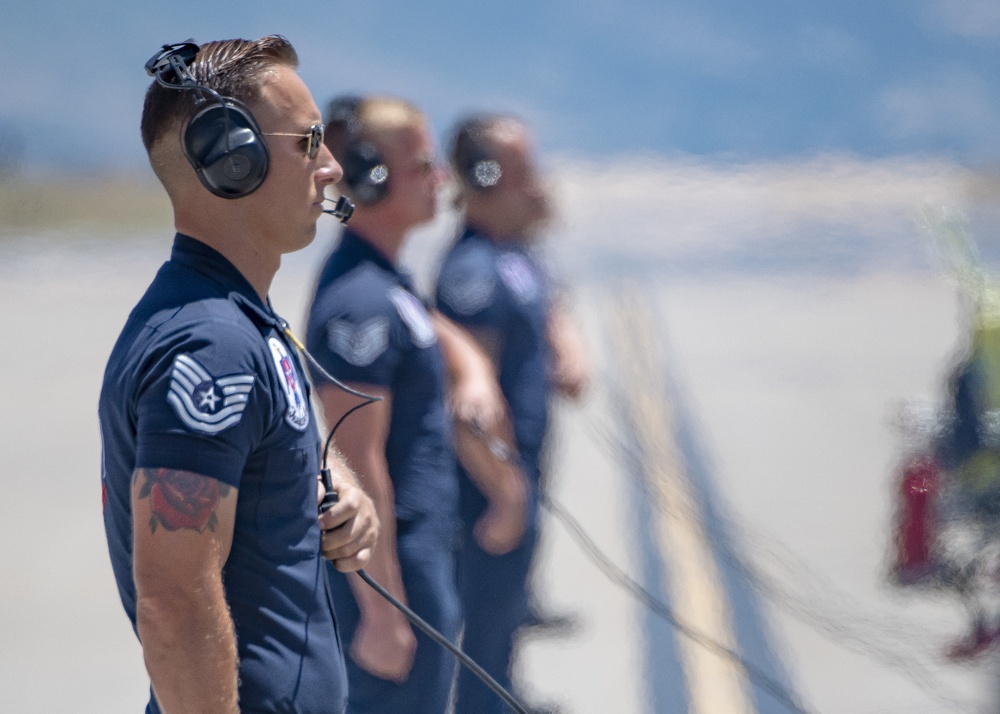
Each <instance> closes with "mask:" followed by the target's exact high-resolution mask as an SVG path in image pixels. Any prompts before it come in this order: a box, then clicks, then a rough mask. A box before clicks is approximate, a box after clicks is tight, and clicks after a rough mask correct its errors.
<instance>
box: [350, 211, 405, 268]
mask: <svg viewBox="0 0 1000 714" xmlns="http://www.w3.org/2000/svg"><path fill="white" fill-rule="evenodd" d="M350 229H351V232H352V233H355V234H357V235H359V236H361V237H362V238H364V239H365V241H367V242H368V243H370V244H371V245H372V247H374V248H375V250H377V251H378V252H379V253H381V254H382V255H383V256H385V257H386V258H387V259H388V260H389V262H391V263H395V262H396V257H397V256H398V255H399V251H400V250H401V249H402V247H403V243H404V241H405V240H406V233H407V231H406V229H404V228H397V227H393V226H390V225H387V224H386V222H385V221H383V220H380V219H379V218H377V217H375V216H370V215H364V214H361V215H358V213H355V214H354V216H353V217H352V218H351V223H350Z"/></svg>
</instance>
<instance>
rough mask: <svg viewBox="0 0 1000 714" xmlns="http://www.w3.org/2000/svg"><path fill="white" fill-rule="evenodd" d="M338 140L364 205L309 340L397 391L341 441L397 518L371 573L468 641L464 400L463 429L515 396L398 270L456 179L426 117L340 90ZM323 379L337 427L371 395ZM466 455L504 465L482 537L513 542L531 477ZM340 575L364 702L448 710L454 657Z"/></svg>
mask: <svg viewBox="0 0 1000 714" xmlns="http://www.w3.org/2000/svg"><path fill="white" fill-rule="evenodd" d="M326 140H327V143H328V145H329V146H330V149H331V150H332V152H333V154H334V156H335V157H336V158H337V160H338V161H339V162H340V163H341V164H342V165H343V167H344V178H343V180H342V182H341V189H342V191H343V192H344V193H345V194H346V195H347V196H349V197H350V198H351V199H352V200H354V201H355V203H356V204H357V205H356V209H355V212H354V214H353V217H352V219H351V224H350V226H349V227H347V228H346V229H345V230H344V232H343V234H342V236H341V238H340V242H339V244H338V245H337V247H336V248H335V249H334V251H333V252H332V254H331V255H330V256H329V258H328V259H327V261H326V263H325V265H324V266H323V268H322V270H321V272H320V276H319V280H318V284H317V290H316V295H315V297H314V299H313V302H312V306H311V309H310V316H309V327H308V331H307V345H308V348H309V350H310V352H311V353H312V354H313V355H314V356H315V357H316V358H317V359H318V361H319V362H320V364H322V365H323V367H324V368H325V369H326V370H327V371H329V372H330V373H331V374H332V375H333V376H335V377H337V378H338V379H341V380H343V381H345V382H346V383H347V384H348V385H349V386H352V387H355V388H357V389H359V390H361V391H363V392H366V393H369V394H374V395H378V396H381V397H382V401H380V402H376V403H374V404H371V405H370V406H367V407H365V408H364V409H362V410H360V411H358V412H356V413H354V414H353V415H351V417H350V418H349V419H347V420H345V421H344V423H343V425H342V426H341V427H340V429H339V430H338V432H337V434H336V436H335V443H336V445H337V447H338V449H339V450H340V451H341V452H342V453H343V454H344V456H345V457H346V459H347V461H348V463H349V464H350V465H351V466H352V467H353V468H354V469H355V470H356V471H357V473H358V475H359V477H360V479H361V482H362V485H363V486H364V488H365V489H366V490H367V491H368V493H369V494H370V495H371V496H372V498H373V499H374V501H375V504H376V508H377V510H378V515H379V518H380V521H381V523H382V528H383V530H382V537H381V538H380V540H379V543H378V545H377V546H376V548H375V550H374V552H373V555H372V559H371V563H370V565H369V566H368V567H367V568H366V570H367V572H368V573H369V574H370V575H371V576H372V577H373V578H374V579H375V580H377V581H378V582H380V583H381V584H382V585H383V586H384V587H386V589H387V590H389V592H390V593H392V594H393V595H394V596H396V597H397V598H399V599H400V600H402V601H404V602H406V603H407V604H408V605H409V606H410V607H411V608H412V609H413V610H415V611H416V612H417V614H418V615H420V616H421V617H422V618H424V619H425V620H427V621H428V622H429V623H430V624H431V625H432V626H434V627H435V628H436V629H437V630H438V631H439V632H441V633H442V634H443V635H444V636H445V637H447V638H448V639H449V640H452V641H454V640H455V638H456V637H457V635H458V628H459V608H458V600H457V595H456V592H455V583H454V547H455V535H456V527H457V519H456V515H457V513H456V508H457V495H458V485H457V481H456V476H455V464H454V453H453V450H452V437H453V433H452V427H451V422H452V416H451V414H449V409H448V407H449V403H450V404H451V406H452V411H454V412H455V413H457V414H459V415H460V418H461V419H462V420H463V422H464V421H468V422H476V423H477V424H481V425H483V426H484V428H485V429H487V430H489V429H497V428H499V426H498V425H502V423H503V419H502V414H501V411H502V400H501V398H500V395H499V390H498V388H497V387H496V384H495V380H494V379H493V376H492V369H491V367H490V365H489V363H488V361H486V359H485V357H484V356H483V355H482V354H481V353H480V352H479V351H478V349H477V348H476V347H475V344H474V343H473V342H472V341H471V340H470V339H469V338H468V337H467V336H465V337H463V336H462V335H461V334H460V331H459V330H458V329H457V328H456V327H454V325H452V324H451V323H449V322H448V321H447V320H444V319H443V318H441V317H440V316H439V315H437V314H436V313H435V312H434V311H428V310H427V309H426V308H425V306H424V305H423V303H422V302H421V301H420V300H419V299H418V298H417V297H416V295H415V292H414V288H413V285H412V284H411V281H410V278H409V276H408V275H407V274H406V273H405V272H404V271H403V270H401V269H400V267H399V266H398V265H397V259H398V257H399V253H400V250H401V249H402V247H403V244H404V242H405V241H406V239H407V236H408V235H409V233H410V231H411V230H412V229H413V228H414V227H416V226H418V225H420V224H423V223H426V222H428V221H430V220H431V219H432V218H433V217H434V215H435V209H436V199H437V191H438V188H439V187H440V185H441V183H442V181H443V178H444V174H443V171H442V168H441V167H440V166H439V165H438V164H437V163H436V160H435V155H436V154H435V147H434V142H433V140H432V138H431V136H430V133H429V128H428V124H427V121H426V119H425V118H424V116H423V114H421V113H420V111H419V110H417V109H416V108H415V107H414V106H413V105H411V104H410V103H409V102H406V101H404V100H402V99H398V98H395V97H381V96H372V97H363V98H362V97H343V98H339V99H337V100H334V101H333V102H332V103H331V106H330V110H329V111H328V113H327V125H326ZM314 378H315V381H316V385H317V394H318V395H319V398H320V401H321V402H322V404H323V407H324V410H325V413H326V415H327V419H328V421H331V422H332V421H333V420H335V419H337V418H338V417H339V416H340V415H342V414H344V413H345V412H346V411H347V410H348V409H350V408H351V407H352V406H354V405H355V404H357V403H358V401H357V400H356V399H354V398H352V397H350V396H349V395H347V394H345V393H344V392H343V391H341V390H339V389H336V388H335V387H333V386H332V385H331V384H330V383H329V382H327V381H326V380H325V379H324V377H323V375H321V374H314ZM449 395H450V396H449ZM494 436H499V435H498V434H495V435H494ZM477 448H478V451H477ZM466 451H467V452H468V453H470V454H471V459H470V464H473V462H474V461H475V459H476V458H478V459H480V461H483V460H485V461H490V460H491V459H492V462H491V463H492V469H491V470H490V471H489V472H488V473H490V476H489V479H488V481H487V482H486V484H485V485H484V488H485V490H486V491H487V492H488V493H490V494H491V503H492V505H493V517H491V518H487V519H485V521H484V523H483V524H482V526H481V529H480V536H481V537H482V539H483V541H484V542H485V543H486V544H487V546H488V547H490V548H491V549H493V550H496V551H505V550H510V549H511V548H513V547H514V546H515V545H516V543H517V542H518V541H519V539H520V537H521V532H522V531H523V526H524V513H525V493H526V488H525V485H524V481H523V475H521V474H520V473H519V472H517V471H516V470H510V469H508V470H507V471H506V472H504V473H502V474H501V476H500V477H499V478H497V477H496V476H495V473H496V463H497V462H496V459H494V458H493V457H491V455H490V452H489V450H488V448H486V447H484V446H483V445H482V443H480V442H476V443H473V444H472V445H471V447H469V448H467V449H466ZM473 471H474V472H475V468H473ZM331 582H332V588H333V592H334V600H335V604H336V608H337V612H338V614H339V615H340V617H341V619H340V623H341V634H342V637H343V638H344V642H345V643H349V649H350V660H349V662H348V678H349V680H350V685H351V686H350V704H349V708H350V711H351V712H355V713H358V714H371V713H373V712H386V713H393V714H395V713H398V712H412V713H415V714H422V713H426V714H443V712H444V711H445V709H446V707H447V704H448V698H449V691H450V689H451V684H452V680H453V673H454V668H455V663H454V660H453V659H452V657H451V655H450V654H449V653H448V652H446V651H445V650H444V649H442V648H440V647H439V646H438V645H437V644H435V643H434V642H432V641H431V640H430V639H428V638H427V637H426V636H424V635H423V634H422V633H417V634H415V633H414V631H413V629H412V628H411V626H410V624H409V622H408V621H407V620H406V619H405V618H404V616H403V615H402V614H401V613H399V612H398V611H397V610H396V609H394V608H393V607H392V606H391V605H389V604H388V603H387V602H386V601H385V600H383V599H382V598H381V597H380V596H379V595H378V594H376V593H375V592H374V591H373V590H371V589H369V588H368V587H367V586H366V585H365V584H364V583H362V582H361V581H360V579H359V578H357V577H348V578H343V577H340V576H338V575H336V574H334V575H333V576H332V578H331Z"/></svg>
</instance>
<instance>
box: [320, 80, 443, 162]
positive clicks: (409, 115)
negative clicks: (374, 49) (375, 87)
mask: <svg viewBox="0 0 1000 714" xmlns="http://www.w3.org/2000/svg"><path fill="white" fill-rule="evenodd" d="M326 121H327V123H326V145H327V148H329V149H330V152H331V153H332V154H333V157H334V158H335V159H337V161H342V160H343V158H344V154H345V153H346V148H347V144H348V143H349V142H352V141H367V142H373V143H376V144H378V143H382V142H383V141H386V140H387V138H388V136H389V135H390V134H392V133H394V132H396V131H399V130H401V129H410V128H422V127H424V126H426V125H427V117H425V116H424V113H423V112H421V111H420V110H419V109H417V107H416V106H414V105H413V104H412V103H410V102H408V101H407V100H405V99H401V98H399V97H390V96H384V95H371V96H366V97H338V98H336V99H334V100H333V101H331V102H330V109H328V110H327V120H326Z"/></svg>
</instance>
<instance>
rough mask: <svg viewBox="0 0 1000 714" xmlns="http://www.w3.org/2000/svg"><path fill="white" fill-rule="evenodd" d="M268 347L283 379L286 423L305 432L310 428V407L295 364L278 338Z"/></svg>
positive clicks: (268, 343) (282, 387)
mask: <svg viewBox="0 0 1000 714" xmlns="http://www.w3.org/2000/svg"><path fill="white" fill-rule="evenodd" d="M267 345H268V347H270V348H271V357H272V358H274V366H275V367H276V368H277V369H278V377H279V378H280V379H281V389H282V391H284V393H285V400H286V401H287V402H288V411H286V412H285V421H287V422H288V423H289V425H290V426H291V427H292V428H294V429H298V430H299V431H304V430H305V428H306V427H307V426H309V405H308V403H307V402H306V395H305V393H304V392H303V391H302V382H301V380H300V379H299V375H298V373H297V372H296V370H295V363H294V362H293V361H292V358H291V357H289V356H288V350H286V349H285V345H284V344H282V342H281V340H279V339H278V338H277V337H272V338H270V339H269V340H268V341H267Z"/></svg>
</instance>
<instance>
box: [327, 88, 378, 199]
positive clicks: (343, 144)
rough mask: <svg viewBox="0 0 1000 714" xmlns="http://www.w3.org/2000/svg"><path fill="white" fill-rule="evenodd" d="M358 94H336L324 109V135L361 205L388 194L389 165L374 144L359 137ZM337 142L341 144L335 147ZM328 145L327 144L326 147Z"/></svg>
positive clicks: (352, 193)
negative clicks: (333, 149) (342, 95)
mask: <svg viewBox="0 0 1000 714" xmlns="http://www.w3.org/2000/svg"><path fill="white" fill-rule="evenodd" d="M363 101H364V100H363V99H362V98H361V97H358V96H353V95H351V96H344V97H337V98H336V99H334V100H333V101H331V102H330V105H329V107H328V108H327V119H326V134H327V137H328V142H334V143H333V147H331V148H334V147H336V148H337V149H338V150H337V151H335V152H334V154H335V156H336V157H337V159H338V161H339V163H340V167H341V168H342V169H343V170H344V181H345V182H346V183H347V186H348V187H349V188H350V190H351V195H352V196H353V197H354V199H355V200H356V201H357V202H358V203H361V204H365V205H369V206H370V205H372V204H375V203H378V202H379V201H381V200H382V199H383V198H385V197H386V195H387V194H388V193H389V166H388V164H386V162H385V160H384V159H383V158H382V155H381V154H380V153H379V150H378V149H377V148H376V147H375V145H374V144H373V143H372V142H370V141H367V140H365V139H364V138H362V135H361V120H360V119H359V118H358V110H359V109H360V107H361V104H362V102H363ZM337 143H339V144H340V146H337ZM329 145H330V144H329V143H328V146H329Z"/></svg>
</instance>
